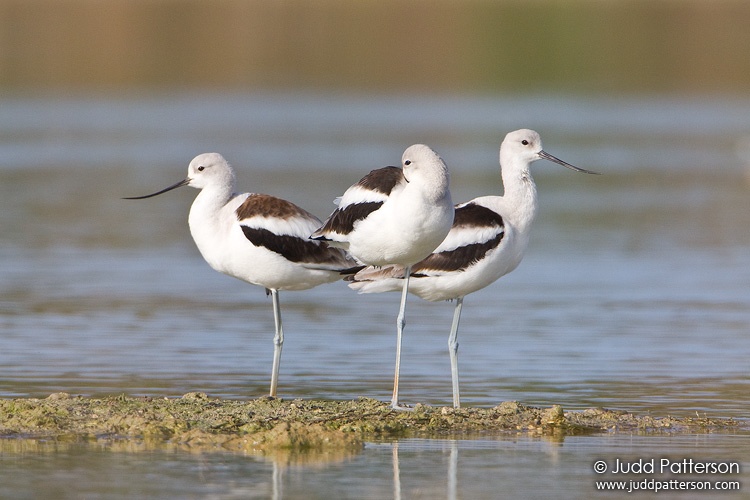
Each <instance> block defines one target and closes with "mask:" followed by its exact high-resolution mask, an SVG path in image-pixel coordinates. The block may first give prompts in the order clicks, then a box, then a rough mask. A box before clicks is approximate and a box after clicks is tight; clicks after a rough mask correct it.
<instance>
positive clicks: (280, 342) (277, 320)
mask: <svg viewBox="0 0 750 500" xmlns="http://www.w3.org/2000/svg"><path fill="white" fill-rule="evenodd" d="M271 299H272V300H273V322H274V325H275V327H276V332H275V333H274V336H273V367H272V368H271V392H270V394H269V395H270V396H271V397H272V398H275V397H276V386H277V385H278V384H279V365H280V364H281V348H282V347H284V329H283V328H282V327H281V306H280V305H279V291H278V290H271Z"/></svg>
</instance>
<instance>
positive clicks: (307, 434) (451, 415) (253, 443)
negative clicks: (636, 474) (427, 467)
mask: <svg viewBox="0 0 750 500" xmlns="http://www.w3.org/2000/svg"><path fill="white" fill-rule="evenodd" d="M746 425H747V424H746V423H740V422H738V421H736V420H733V419H722V418H708V417H705V416H704V417H701V416H699V415H696V417H695V418H685V417H681V418H677V417H672V416H669V415H664V416H651V415H645V416H644V415H634V414H631V413H627V412H623V411H612V410H605V409H588V410H583V411H565V410H564V409H563V408H562V407H560V406H557V405H553V406H552V407H550V408H536V407H530V406H525V405H522V404H519V403H516V402H504V403H501V404H499V405H498V406H496V407H493V408H461V409H454V408H450V407H431V406H423V405H417V406H416V407H415V408H414V410H413V411H393V410H392V409H391V408H390V406H389V405H388V404H387V403H384V402H381V401H376V400H373V399H366V398H360V399H358V400H354V401H322V400H301V399H295V400H282V399H272V398H260V399H256V400H249V401H233V400H223V399H216V398H211V397H208V396H207V395H206V394H204V393H188V394H185V395H184V396H182V397H181V398H149V397H129V396H118V397H111V398H101V399H99V398H88V397H82V396H71V395H69V394H66V393H57V394H52V395H50V396H49V397H47V398H45V399H33V398H23V399H4V400H0V438H4V439H19V438H26V439H54V440H63V441H68V442H69V441H87V440H102V439H112V440H122V439H125V440H137V441H143V442H148V443H150V444H151V445H159V443H163V444H165V445H167V444H168V445H169V446H170V447H174V446H177V447H179V448H184V449H190V450H193V451H204V450H216V451H221V450H227V451H246V452H268V451H274V450H295V451H300V452H304V451H312V452H325V451H327V450H328V451H333V450H357V449H361V448H363V446H364V443H365V441H379V440H388V439H397V438H406V437H421V438H432V439H444V438H460V437H467V438H468V437H477V436H481V435H497V434H509V435H513V434H516V435H518V434H524V435H542V436H550V437H553V438H554V437H559V438H560V439H563V438H564V437H565V436H570V435H581V434H596V433H613V432H615V433H616V432H622V433H638V434H664V433H699V432H732V431H740V430H747V429H746V428H745V427H746Z"/></svg>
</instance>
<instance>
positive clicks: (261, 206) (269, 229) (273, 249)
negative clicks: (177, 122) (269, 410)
mask: <svg viewBox="0 0 750 500" xmlns="http://www.w3.org/2000/svg"><path fill="white" fill-rule="evenodd" d="M181 186H192V187H194V188H197V189H200V190H201V191H200V193H198V196H196V198H195V201H194V202H193V205H192V206H191V207H190V215H189V216H188V223H189V225H190V233H191V234H192V236H193V240H195V244H196V245H197V246H198V250H199V251H200V253H201V255H202V256H203V258H204V259H205V260H206V262H208V264H209V265H210V266H211V267H212V268H213V269H215V270H216V271H219V272H220V273H224V274H226V275H229V276H232V277H234V278H238V279H241V280H242V281H246V282H248V283H252V284H253V285H258V286H262V287H264V288H265V289H266V291H267V293H270V294H271V298H272V302H273V314H274V324H275V334H274V340H273V342H274V356H273V367H272V370H271V390H270V395H271V396H273V397H275V396H276V389H277V385H278V377H279V364H280V362H281V349H282V346H283V344H284V331H283V328H282V324H281V307H280V305H279V291H280V290H306V289H308V288H312V287H315V286H317V285H321V284H323V283H330V282H333V281H336V280H339V279H341V274H340V271H342V270H344V269H347V268H350V267H352V266H353V265H355V262H354V261H353V260H352V259H351V258H350V257H348V256H347V255H346V253H345V252H343V251H342V250H340V249H338V248H332V247H330V246H329V245H328V244H326V243H325V242H318V241H310V239H309V238H308V237H309V235H310V233H311V232H312V231H314V230H315V229H316V228H318V227H320V225H321V221H320V219H318V218H317V217H315V216H314V215H312V214H310V213H309V212H307V211H305V210H303V209H302V208H300V207H298V206H297V205H295V204H294V203H291V202H289V201H286V200H283V199H281V198H276V197H274V196H269V195H266V194H255V193H243V194H237V193H235V192H234V189H235V176H234V171H233V170H232V167H231V166H230V165H229V163H227V161H226V160H225V159H224V157H223V156H221V155H220V154H218V153H205V154H202V155H199V156H196V157H195V158H194V159H193V161H191V162H190V165H189V167H188V176H187V178H186V179H184V180H182V181H180V182H178V183H176V184H173V185H172V186H169V187H167V188H165V189H162V190H161V191H157V192H156V193H153V194H149V195H146V196H136V197H131V198H126V199H129V200H138V199H143V198H150V197H152V196H156V195H159V194H162V193H166V192H167V191H171V190H172V189H176V188H178V187H181Z"/></svg>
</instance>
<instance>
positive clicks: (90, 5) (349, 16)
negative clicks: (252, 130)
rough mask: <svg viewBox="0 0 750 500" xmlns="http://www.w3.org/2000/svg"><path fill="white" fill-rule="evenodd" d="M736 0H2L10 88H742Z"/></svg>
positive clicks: (740, 13) (747, 76)
mask: <svg viewBox="0 0 750 500" xmlns="http://www.w3.org/2000/svg"><path fill="white" fill-rule="evenodd" d="M749 28H750V2H747V1H744V0H704V1H698V0H632V1H630V0H572V1H564V0H529V1H523V0H513V1H490V0H463V1H460V0H455V1H451V0H0V88H2V89H5V90H6V91H21V92H25V91H89V90H95V91H101V90H104V91H121V90H150V89H161V90H165V89H166V90H171V89H181V88H185V89H196V88H198V89H204V88H209V89H211V88H218V89H233V90H247V89H278V88H292V89H296V88H312V89H333V90H364V91H380V90H382V91H393V90H406V91H417V92H422V91H439V92H445V91H479V92H505V91H508V92H511V91H512V92H519V91H521V92H523V91H544V92H556V91H564V92H597V93H610V92H615V93H619V92H625V93H628V92H678V93H722V92H726V93H736V94H737V93H744V92H746V91H747V90H748V89H750V50H749V49H750V29H749Z"/></svg>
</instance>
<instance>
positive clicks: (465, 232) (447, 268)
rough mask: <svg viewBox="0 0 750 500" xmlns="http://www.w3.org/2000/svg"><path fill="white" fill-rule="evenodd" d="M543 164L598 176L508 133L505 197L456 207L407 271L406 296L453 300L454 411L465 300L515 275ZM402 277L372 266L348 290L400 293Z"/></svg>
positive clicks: (529, 136)
mask: <svg viewBox="0 0 750 500" xmlns="http://www.w3.org/2000/svg"><path fill="white" fill-rule="evenodd" d="M541 159H545V160H550V161H552V162H555V163H558V164H560V165H562V166H564V167H566V168H569V169H571V170H575V171H576V172H584V173H587V174H596V173H597V172H591V171H589V170H584V169H582V168H578V167H574V166H573V165H571V164H569V163H566V162H564V161H562V160H560V159H558V158H555V157H554V156H552V155H550V154H549V153H547V152H545V151H544V150H543V149H542V141H541V138H540V137H539V134H538V133H536V132H534V131H533V130H526V129H522V130H516V131H515V132H510V133H509V134H508V135H506V136H505V139H504V140H503V143H502V145H501V146H500V166H501V175H502V180H503V185H504V187H505V193H504V194H503V196H482V197H479V198H475V199H473V200H471V201H469V202H466V203H462V204H460V205H456V212H455V219H454V221H453V227H452V228H451V230H450V233H448V236H447V237H446V238H445V240H444V241H443V242H442V243H441V244H440V246H439V247H437V248H436V249H435V251H434V252H432V253H431V254H430V255H429V256H428V257H427V258H425V259H424V260H422V261H420V262H418V263H416V264H414V265H413V266H411V270H410V275H411V284H410V285H409V291H410V292H412V293H413V294H415V295H417V296H419V297H421V298H423V299H426V300H431V301H437V300H455V301H456V306H455V309H454V313H453V323H452V325H451V331H450V335H449V338H448V347H449V353H450V359H451V378H452V382H453V406H454V407H456V408H458V407H460V396H459V390H458V341H457V336H458V322H459V319H460V317H461V308H462V306H463V300H464V297H465V296H466V295H468V294H470V293H472V292H476V291H477V290H480V289H482V288H484V287H486V286H487V285H490V284H491V283H493V282H494V281H496V280H497V279H498V278H500V277H501V276H504V275H506V274H508V273H509V272H511V271H513V270H514V269H515V268H516V267H517V266H518V264H519V263H520V262H521V259H522V258H523V255H524V253H525V252H526V246H527V245H528V242H529V231H530V229H531V223H532V222H533V221H534V218H535V217H536V212H537V193H536V185H535V184H534V179H533V178H532V177H531V172H530V167H531V164H532V163H533V162H535V161H537V160H541ZM406 271H408V269H406ZM404 272H405V268H404V266H398V265H392V266H386V267H380V268H378V267H373V266H370V267H366V268H364V269H362V270H361V271H359V272H358V273H357V274H355V275H353V276H349V277H347V279H348V280H349V281H351V283H350V284H349V286H350V287H351V288H353V289H355V290H358V291H359V292H360V293H379V292H387V291H395V290H398V289H400V288H401V282H402V281H404V276H405V275H404Z"/></svg>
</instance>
